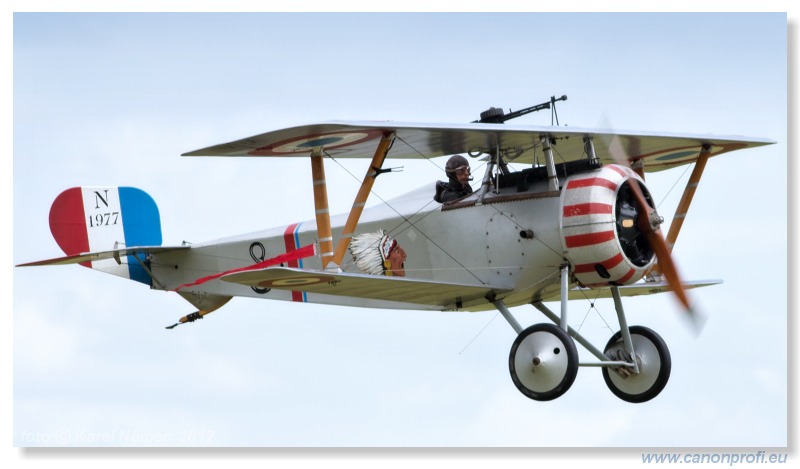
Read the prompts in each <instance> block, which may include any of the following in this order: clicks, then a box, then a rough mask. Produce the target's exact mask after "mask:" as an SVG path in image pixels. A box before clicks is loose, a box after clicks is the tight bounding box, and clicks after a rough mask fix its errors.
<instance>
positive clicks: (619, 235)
mask: <svg viewBox="0 0 800 469" xmlns="http://www.w3.org/2000/svg"><path fill="white" fill-rule="evenodd" d="M634 182H635V183H638V184H640V186H641V187H642V190H643V192H644V193H645V194H646V197H649V195H648V192H647V189H646V188H645V187H644V183H643V182H642V180H641V179H640V178H639V176H638V175H637V174H636V173H634V172H633V171H632V170H631V169H630V168H627V167H624V166H619V165H614V164H611V165H607V166H604V167H602V168H600V169H598V170H597V171H592V172H588V173H581V174H578V175H575V176H572V177H570V178H569V179H568V180H567V182H566V185H565V186H564V190H563V191H562V194H561V213H560V227H561V241H562V244H563V246H562V247H563V248H564V252H565V253H566V256H567V258H568V259H569V260H570V262H571V263H572V266H573V275H574V276H575V278H576V279H577V280H578V282H580V283H581V284H582V285H584V286H599V285H609V284H611V285H623V284H631V283H634V282H636V281H637V280H639V279H641V278H642V277H643V276H644V275H645V273H647V271H648V269H649V268H650V266H651V265H652V263H653V261H654V259H655V257H654V255H653V252H652V250H651V249H650V246H649V245H648V244H647V242H646V240H645V237H644V236H639V228H638V224H637V218H636V213H637V212H636V205H635V203H634V202H633V200H632V198H631V197H630V195H629V192H630V189H629V185H628V184H630V183H634Z"/></svg>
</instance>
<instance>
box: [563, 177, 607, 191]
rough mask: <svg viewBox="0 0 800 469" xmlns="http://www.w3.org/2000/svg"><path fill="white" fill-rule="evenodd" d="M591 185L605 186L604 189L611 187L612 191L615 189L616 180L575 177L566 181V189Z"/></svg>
mask: <svg viewBox="0 0 800 469" xmlns="http://www.w3.org/2000/svg"><path fill="white" fill-rule="evenodd" d="M592 186H597V187H605V188H606V189H611V190H612V191H616V190H617V183H616V182H614V181H610V180H608V179H603V178H586V179H575V180H573V181H570V182H569V183H567V190H569V189H580V188H582V187H592Z"/></svg>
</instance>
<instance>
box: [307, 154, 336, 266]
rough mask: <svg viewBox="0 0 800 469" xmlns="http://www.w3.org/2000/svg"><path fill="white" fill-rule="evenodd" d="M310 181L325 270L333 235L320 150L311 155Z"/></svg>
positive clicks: (329, 257) (329, 256)
mask: <svg viewBox="0 0 800 469" xmlns="http://www.w3.org/2000/svg"><path fill="white" fill-rule="evenodd" d="M311 179H313V181H314V213H315V214H316V218H317V238H318V239H319V253H320V257H321V258H322V268H323V269H325V268H326V267H327V266H328V264H329V263H330V261H331V260H332V259H333V235H332V234H331V214H330V210H329V209H328V186H327V182H326V180H325V165H324V164H323V161H322V150H321V149H317V150H314V151H313V152H312V153H311Z"/></svg>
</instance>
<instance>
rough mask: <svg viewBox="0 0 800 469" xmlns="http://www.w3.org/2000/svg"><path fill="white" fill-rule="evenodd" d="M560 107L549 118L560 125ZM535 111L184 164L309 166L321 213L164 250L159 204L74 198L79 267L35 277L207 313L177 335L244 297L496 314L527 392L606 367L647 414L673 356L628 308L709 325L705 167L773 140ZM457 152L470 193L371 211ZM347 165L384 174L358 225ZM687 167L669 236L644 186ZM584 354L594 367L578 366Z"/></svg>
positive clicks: (362, 196)
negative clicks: (688, 256)
mask: <svg viewBox="0 0 800 469" xmlns="http://www.w3.org/2000/svg"><path fill="white" fill-rule="evenodd" d="M564 99H566V96H563V97H562V98H559V100H564ZM556 101H558V100H557V99H555V98H551V100H550V102H549V103H543V104H542V105H539V108H540V109H544V108H550V109H551V110H552V111H554V110H555V109H554V107H555V102H556ZM533 110H539V109H534V108H527V109H526V110H523V111H524V112H521V111H517V112H516V113H510V114H506V113H504V112H503V110H501V109H497V108H491V109H489V110H488V111H486V112H484V113H482V114H481V119H480V120H479V121H475V122H472V123H468V124H447V125H443V124H428V123H425V124H421V123H401V122H366V121H364V122H362V121H352V122H350V121H348V122H343V121H333V122H323V123H316V124H311V125H302V126H297V127H290V128H284V129H280V130H275V131H270V132H267V133H263V134H260V135H255V136H252V137H247V138H244V139H241V140H236V141H232V142H229V143H224V144H221V145H215V146H211V147H208V148H203V149H200V150H196V151H191V152H188V153H185V154H184V155H182V156H185V157H212V156H214V157H223V158H225V157H241V158H305V159H307V160H308V161H309V162H310V165H311V169H312V180H311V181H308V186H307V187H308V189H309V190H313V194H314V205H315V206H314V210H315V217H314V218H313V219H310V220H298V221H297V222H295V223H292V224H290V225H288V226H279V227H275V228H272V229H267V230H265V231H261V232H256V233H250V234H245V235H238V236H233V237H230V238H226V239H219V240H214V241H211V242H206V243H197V244H189V243H185V242H184V243H182V244H180V245H173V246H164V245H162V236H161V221H160V216H159V211H158V207H157V205H156V203H155V202H154V201H153V199H152V198H151V197H150V196H149V195H148V194H147V193H145V192H144V191H142V190H140V189H136V188H133V187H117V186H98V187H88V186H87V187H74V188H71V189H67V190H66V191H64V192H62V193H61V194H60V195H59V196H58V197H57V198H56V199H55V201H54V202H53V204H52V206H51V209H50V228H51V231H52V234H53V236H54V238H55V240H56V242H57V244H58V245H59V246H60V247H61V249H62V250H63V251H64V253H65V254H66V256H64V257H58V258H54V259H49V260H44V261H39V262H32V263H27V264H22V265H23V266H42V265H60V264H80V265H82V266H85V267H89V268H92V269H96V270H100V271H103V272H107V273H111V274H114V275H118V276H120V277H124V278H129V279H131V280H135V281H137V282H141V283H143V284H146V285H147V286H149V287H150V288H151V289H157V290H165V291H174V292H176V293H177V294H178V295H180V296H181V297H183V298H184V299H186V300H187V301H188V302H189V303H191V304H192V305H193V306H194V308H196V311H195V312H193V313H191V314H188V315H186V316H184V317H182V318H181V319H180V320H179V321H178V322H177V323H176V324H174V325H172V326H169V328H173V327H175V326H177V325H180V324H185V323H189V322H193V321H195V320H197V319H200V318H202V317H204V316H205V315H207V314H209V313H211V312H213V311H215V310H217V309H218V308H220V307H222V306H223V305H225V304H226V303H227V302H228V301H229V300H231V299H232V298H233V297H237V296H241V297H251V298H264V299H272V300H284V301H294V302H305V303H319V304H336V305H346V306H354V307H362V308H391V309H415V310H430V311H464V312H474V311H485V310H498V311H499V312H500V313H501V314H502V315H503V317H504V318H505V319H506V320H507V321H508V323H509V324H510V325H511V327H513V329H514V330H515V331H516V333H517V336H516V339H515V340H514V341H513V343H512V345H511V350H510V353H509V359H508V366H509V370H510V374H511V378H512V381H513V383H514V385H515V386H516V387H517V388H518V389H519V390H520V391H521V392H522V393H523V394H524V395H525V396H527V397H529V398H531V399H534V400H539V401H547V400H552V399H555V398H557V397H559V396H561V395H563V394H564V393H565V392H566V391H567V390H568V389H569V388H570V386H571V385H572V383H573V382H574V380H575V377H576V375H577V371H578V368H579V367H581V366H592V367H600V368H601V369H602V373H603V377H604V379H605V382H606V384H607V385H608V387H609V389H610V390H611V391H612V392H613V393H614V394H615V395H616V396H618V397H619V398H621V399H623V400H625V401H628V402H634V403H637V402H645V401H648V400H650V399H652V398H654V397H655V396H657V395H658V394H659V393H660V392H661V391H662V390H663V389H664V387H665V386H666V383H667V381H668V379H669V375H670V370H671V359H670V354H669V350H668V348H667V346H666V344H665V343H664V340H663V339H662V338H661V337H660V336H659V335H658V334H657V333H656V332H655V331H653V330H651V329H649V328H647V327H643V326H628V323H627V320H626V315H625V311H624V308H623V305H622V298H623V297H628V296H636V295H650V294H655V293H662V292H668V291H669V292H672V293H673V294H675V295H676V296H677V297H678V299H679V300H680V302H681V304H682V306H683V310H685V312H686V315H687V317H688V318H689V319H690V322H691V323H692V324H694V327H697V328H699V327H701V326H700V325H701V323H702V321H703V318H702V317H701V315H699V314H698V313H697V312H696V311H695V310H694V308H693V307H692V303H691V302H690V300H689V298H688V295H687V293H686V291H687V290H689V289H692V288H696V287H702V286H707V285H713V284H715V283H719V281H692V282H684V281H683V280H681V278H680V277H679V275H678V272H677V269H676V268H675V266H674V262H673V261H672V254H671V251H672V245H674V243H675V241H676V239H677V237H678V233H679V231H680V229H681V225H682V223H683V220H684V218H685V216H686V213H687V211H688V209H689V206H690V204H691V201H692V198H693V196H694V193H695V190H696V188H697V185H698V183H699V182H700V179H701V176H702V174H703V171H704V168H705V167H706V163H707V161H708V159H709V158H711V157H715V156H719V155H722V154H724V153H728V152H731V151H734V150H742V149H747V148H754V147H758V146H762V145H767V144H770V143H774V142H771V141H769V140H765V139H759V138H746V137H722V136H712V135H688V134H671V133H651V132H615V131H611V130H597V129H582V128H575V127H564V126H558V125H555V126H553V125H551V126H530V125H513V124H507V123H505V122H506V121H507V120H509V119H511V118H513V117H517V116H519V115H522V114H523V113H525V112H531V111H533ZM451 155H460V156H461V157H466V158H467V159H468V161H469V162H471V164H470V165H469V166H468V167H467V169H466V170H467V171H470V170H473V169H474V170H475V174H476V175H478V171H477V170H478V169H482V171H483V174H482V177H476V178H475V181H474V182H473V183H471V184H470V190H469V193H467V194H465V195H463V196H462V197H460V198H458V199H456V200H453V201H448V202H444V203H443V202H439V201H437V200H435V199H434V198H435V196H436V185H437V181H428V182H426V183H425V184H423V185H422V186H421V187H419V188H417V189H415V190H412V191H410V192H408V193H407V194H405V195H402V196H400V197H397V198H395V199H393V200H388V201H382V202H380V203H377V204H374V205H372V206H369V207H367V206H366V203H367V201H368V198H369V195H370V194H371V193H372V188H373V185H374V184H376V183H379V181H381V178H380V176H381V175H382V174H384V173H386V172H390V171H391V169H390V168H387V167H386V165H385V162H386V160H387V159H401V160H402V159H421V158H424V159H431V160H432V161H434V162H435V161H439V160H436V159H437V158H440V157H442V158H443V157H447V156H451ZM343 158H365V159H369V163H368V165H367V168H366V171H365V174H364V176H363V179H362V180H361V186H360V189H359V191H358V194H357V195H356V197H355V200H354V201H353V204H352V208H351V209H350V211H349V213H346V214H341V215H331V214H330V212H329V207H328V197H327V181H326V177H325V161H326V160H330V159H343ZM687 164H693V165H694V169H693V172H692V174H691V176H690V179H689V182H688V184H687V186H686V189H685V190H684V193H683V196H682V199H681V201H680V203H679V206H678V210H677V213H676V214H675V216H674V217H673V221H672V223H671V226H670V228H669V231H668V232H667V234H666V236H664V235H663V233H662V229H661V225H662V223H663V222H664V218H663V217H661V216H660V215H659V214H658V212H657V211H656V210H655V204H654V203H653V197H652V195H651V193H650V191H649V190H648V187H647V184H646V182H645V175H646V174H647V173H648V172H654V171H664V170H669V169H671V168H674V167H677V166H682V165H687ZM439 166H440V167H441V165H440V164H439ZM461 169H462V170H463V169H464V168H461ZM473 185H474V187H473ZM473 189H474V190H473ZM309 208H310V207H309ZM271 209H272V210H280V209H281V207H278V206H273V207H272V208H271ZM587 290H591V291H592V292H593V294H594V296H595V297H605V298H613V301H614V305H615V310H616V314H617V318H618V321H619V331H618V332H617V333H616V334H613V336H612V337H611V338H610V339H609V340H608V342H607V343H606V344H605V346H603V347H602V348H600V347H598V346H595V345H593V344H591V343H590V342H589V341H588V340H587V339H586V338H585V337H584V336H582V335H581V334H580V333H579V332H578V331H575V330H574V329H573V328H572V327H570V326H569V323H568V318H569V315H568V312H569V301H570V300H572V299H576V298H582V297H583V295H584V294H585V293H586V291H587ZM547 302H557V304H560V310H559V311H558V312H554V311H552V310H551V309H550V308H549V307H548V306H546V305H545V303H547ZM520 305H532V306H533V307H535V308H536V309H538V310H539V311H541V313H542V314H543V315H544V316H545V318H547V321H544V322H542V323H539V324H534V325H532V326H530V327H527V328H523V327H522V326H521V325H520V323H519V322H518V321H517V320H516V319H515V317H514V316H513V314H512V312H511V310H510V308H512V307H515V306H520ZM576 344H579V345H581V346H582V347H583V348H585V349H586V351H588V353H589V354H591V355H593V356H594V357H595V358H596V361H592V362H588V363H583V362H579V360H578V349H577V346H576Z"/></svg>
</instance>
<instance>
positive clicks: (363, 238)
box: [349, 230, 397, 275]
mask: <svg viewBox="0 0 800 469" xmlns="http://www.w3.org/2000/svg"><path fill="white" fill-rule="evenodd" d="M395 246H397V241H396V240H395V239H394V238H392V237H391V236H389V235H388V234H386V231H384V230H378V231H376V232H374V233H363V234H360V235H356V236H353V239H352V240H351V241H350V246H349V249H350V254H352V255H353V260H354V261H355V263H356V265H357V266H358V268H359V269H361V271H362V272H365V273H368V274H372V275H392V272H391V270H390V268H391V265H389V261H388V258H389V254H390V253H391V252H392V249H394V248H395Z"/></svg>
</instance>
